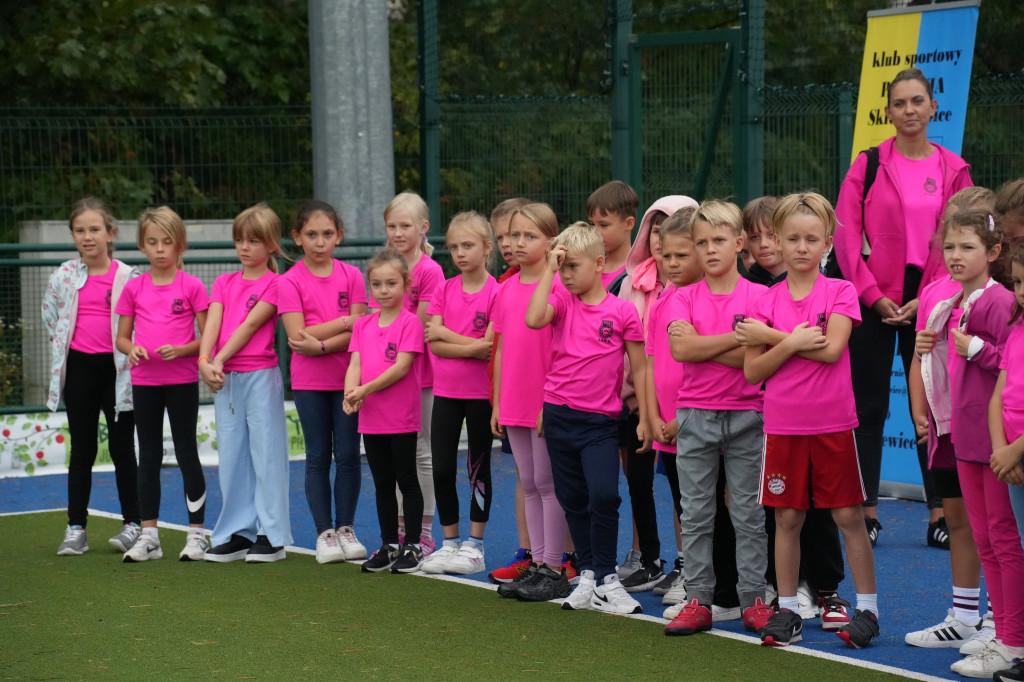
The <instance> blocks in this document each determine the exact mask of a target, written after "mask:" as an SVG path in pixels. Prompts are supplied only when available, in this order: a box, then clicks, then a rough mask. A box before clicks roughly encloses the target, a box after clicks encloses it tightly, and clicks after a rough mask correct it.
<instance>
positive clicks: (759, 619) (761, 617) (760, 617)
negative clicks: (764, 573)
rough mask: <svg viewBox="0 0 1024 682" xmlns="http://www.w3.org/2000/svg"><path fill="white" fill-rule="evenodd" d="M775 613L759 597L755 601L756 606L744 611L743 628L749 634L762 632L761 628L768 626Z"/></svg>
mask: <svg viewBox="0 0 1024 682" xmlns="http://www.w3.org/2000/svg"><path fill="white" fill-rule="evenodd" d="M773 613H775V609H773V608H772V607H771V606H769V605H768V604H765V603H764V602H763V601H761V598H760V597H758V598H757V599H755V600H754V605H753V606H750V607H748V608H747V609H745V610H744V611H743V627H744V629H746V631H747V632H760V631H761V628H763V627H764V626H765V625H767V624H768V619H769V618H771V617H772V614H773Z"/></svg>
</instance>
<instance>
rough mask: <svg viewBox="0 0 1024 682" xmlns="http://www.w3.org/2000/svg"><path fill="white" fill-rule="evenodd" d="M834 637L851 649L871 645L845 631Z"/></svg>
mask: <svg viewBox="0 0 1024 682" xmlns="http://www.w3.org/2000/svg"><path fill="white" fill-rule="evenodd" d="M836 637H838V638H839V639H841V640H843V641H844V642H846V646H848V647H851V648H853V649H863V648H864V647H866V646H867V645H868V644H870V643H871V640H868V641H867V642H864V643H863V644H858V643H857V642H854V641H853V637H851V636H850V633H849V632H845V631H839V632H837V633H836ZM991 676H992V675H991V674H989V675H986V676H985V677H991Z"/></svg>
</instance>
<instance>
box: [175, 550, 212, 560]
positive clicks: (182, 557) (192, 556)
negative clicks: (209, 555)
mask: <svg viewBox="0 0 1024 682" xmlns="http://www.w3.org/2000/svg"><path fill="white" fill-rule="evenodd" d="M205 558H206V552H203V553H202V554H200V555H199V556H196V555H195V554H189V553H187V552H184V551H183V552H182V553H181V554H179V555H178V561H202V560H203V559H205Z"/></svg>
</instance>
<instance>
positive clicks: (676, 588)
mask: <svg viewBox="0 0 1024 682" xmlns="http://www.w3.org/2000/svg"><path fill="white" fill-rule="evenodd" d="M661 603H662V604H676V605H679V604H685V603H686V581H685V580H683V576H679V579H678V580H676V581H675V582H674V583H672V587H670V588H669V590H668V592H666V593H665V596H663V597H662V598H661ZM679 608H682V606H680V607H679ZM676 615H678V612H677V613H676ZM672 618H675V616H672ZM669 620H671V619H669Z"/></svg>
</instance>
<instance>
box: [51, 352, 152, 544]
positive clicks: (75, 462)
mask: <svg viewBox="0 0 1024 682" xmlns="http://www.w3.org/2000/svg"><path fill="white" fill-rule="evenodd" d="M65 372H66V373H65V382H64V406H65V408H66V409H67V413H68V432H69V435H70V436H71V459H70V462H69V463H68V525H72V526H82V527H84V526H85V525H86V521H87V519H88V511H87V510H88V507H89V496H90V494H91V493H92V467H93V464H95V463H96V454H97V452H98V451H99V445H98V442H97V441H98V438H99V436H100V428H99V424H100V412H101V411H102V412H103V416H104V417H105V418H106V428H105V429H104V430H105V431H106V434H105V435H106V439H107V445H108V448H109V450H110V459H111V461H113V463H114V477H115V479H116V480H117V497H118V499H119V500H120V502H121V516H122V517H123V521H124V523H138V522H139V521H140V517H139V491H138V466H137V465H136V463H135V417H134V415H133V414H132V413H131V412H122V413H121V414H119V415H116V416H115V411H114V404H115V402H116V398H115V396H114V381H115V379H116V378H117V370H116V369H115V367H114V354H113V353H95V354H94V353H80V352H79V351H76V350H72V351H69V352H68V360H67V365H66V370H65Z"/></svg>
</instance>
